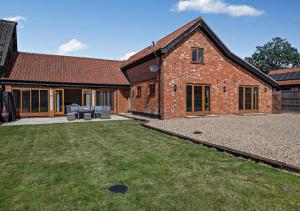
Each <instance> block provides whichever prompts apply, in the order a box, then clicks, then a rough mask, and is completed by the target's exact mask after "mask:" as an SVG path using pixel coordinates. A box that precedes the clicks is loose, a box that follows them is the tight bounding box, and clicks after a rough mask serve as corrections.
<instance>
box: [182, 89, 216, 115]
mask: <svg viewBox="0 0 300 211" xmlns="http://www.w3.org/2000/svg"><path fill="white" fill-rule="evenodd" d="M187 86H192V111H190V112H189V111H187V108H185V112H186V115H187V116H190V115H209V114H211V91H212V89H211V85H210V84H191V83H188V84H186V87H187ZM195 86H201V87H202V93H201V94H202V102H201V105H202V111H196V112H195V111H194V110H195V101H194V100H195V97H194V96H195V89H194V87H195ZM205 87H209V100H210V102H209V111H206V110H205ZM185 94H187V93H185ZM186 97H187V96H185V98H186ZM185 100H186V99H185Z"/></svg>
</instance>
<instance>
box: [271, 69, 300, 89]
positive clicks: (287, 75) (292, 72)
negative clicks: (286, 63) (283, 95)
mask: <svg viewBox="0 0 300 211" xmlns="http://www.w3.org/2000/svg"><path fill="white" fill-rule="evenodd" d="M269 76H270V77H272V78H273V79H275V80H276V81H277V82H278V84H279V85H281V86H284V85H300V67H293V68H285V69H279V70H272V71H271V72H270V73H269Z"/></svg>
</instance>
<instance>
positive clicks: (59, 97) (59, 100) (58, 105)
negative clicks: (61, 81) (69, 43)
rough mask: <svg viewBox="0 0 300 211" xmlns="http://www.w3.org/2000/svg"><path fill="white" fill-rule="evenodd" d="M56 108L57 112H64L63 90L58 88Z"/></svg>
mask: <svg viewBox="0 0 300 211" xmlns="http://www.w3.org/2000/svg"><path fill="white" fill-rule="evenodd" d="M55 99H56V108H55V112H62V111H63V105H62V90H56V98H55Z"/></svg>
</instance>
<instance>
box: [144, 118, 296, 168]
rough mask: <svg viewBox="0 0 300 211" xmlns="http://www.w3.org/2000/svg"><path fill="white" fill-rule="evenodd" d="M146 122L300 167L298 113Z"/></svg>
mask: <svg viewBox="0 0 300 211" xmlns="http://www.w3.org/2000/svg"><path fill="white" fill-rule="evenodd" d="M148 124H149V125H150V126H154V127H157V128H161V129H164V130H168V131H170V132H175V133H178V134H181V135H184V136H189V137H192V138H195V139H199V140H201V141H206V142H209V143H212V144H217V145H220V146H225V147H229V148H232V149H236V150H240V151H244V152H248V153H252V154H256V155H259V156H262V157H266V158H269V159H273V160H278V161H282V162H285V163H288V164H290V165H294V166H297V167H300V114H269V115H258V116H239V115H229V116H220V117H199V118H181V119H173V120H164V121H150V122H149V123H148ZM195 131H200V132H202V134H194V132H195Z"/></svg>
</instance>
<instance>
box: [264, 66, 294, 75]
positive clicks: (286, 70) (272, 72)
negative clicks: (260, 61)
mask: <svg viewBox="0 0 300 211" xmlns="http://www.w3.org/2000/svg"><path fill="white" fill-rule="evenodd" d="M291 72H300V67H292V68H285V69H278V70H272V71H270V73H269V75H274V74H280V73H291Z"/></svg>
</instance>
